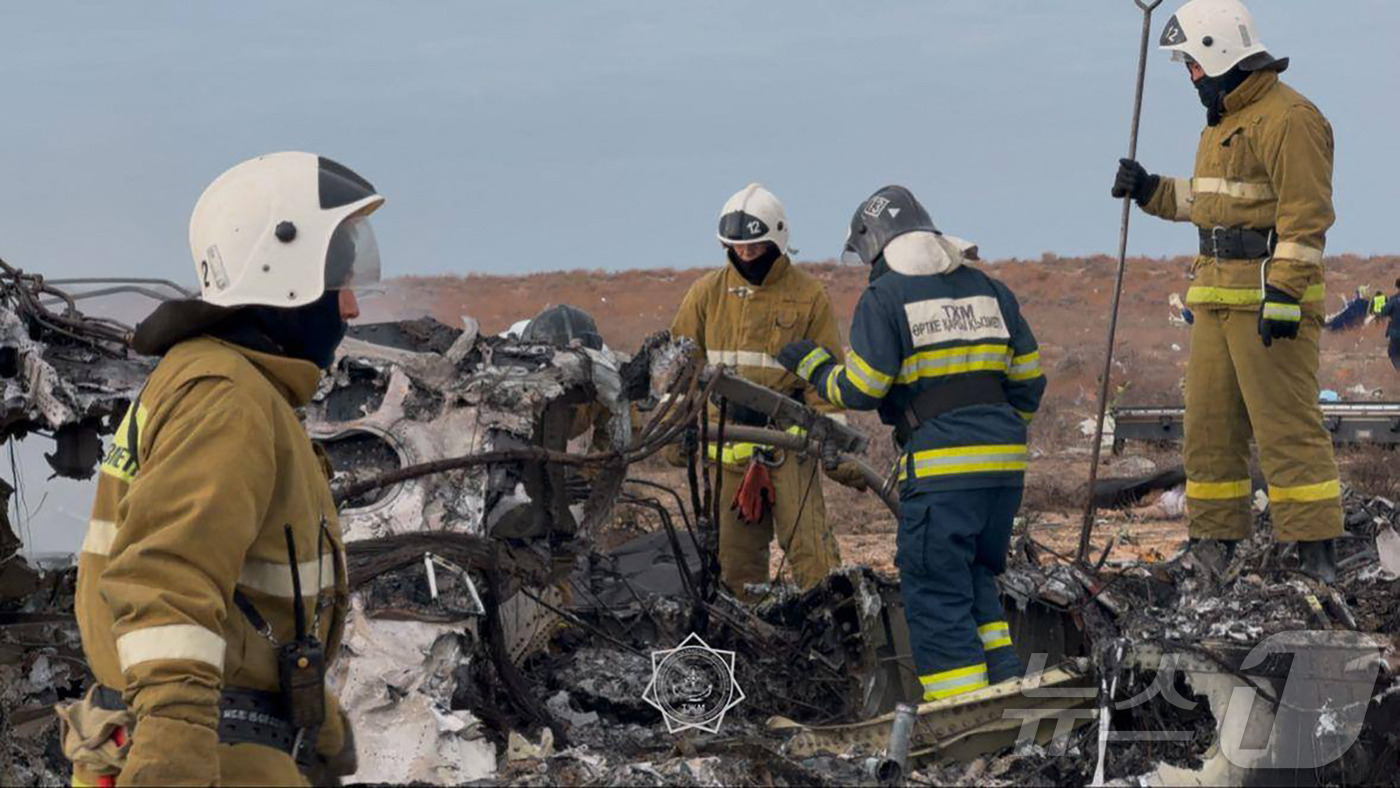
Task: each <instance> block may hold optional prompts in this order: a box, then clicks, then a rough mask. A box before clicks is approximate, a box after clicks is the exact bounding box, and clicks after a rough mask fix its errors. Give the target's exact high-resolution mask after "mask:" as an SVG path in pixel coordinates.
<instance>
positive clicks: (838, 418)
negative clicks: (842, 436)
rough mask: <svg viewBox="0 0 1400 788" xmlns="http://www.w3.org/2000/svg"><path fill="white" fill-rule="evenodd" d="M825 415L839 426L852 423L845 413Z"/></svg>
mask: <svg viewBox="0 0 1400 788" xmlns="http://www.w3.org/2000/svg"><path fill="white" fill-rule="evenodd" d="M824 415H825V416H826V417H827V418H828V419H831V420H832V421H834V422H836V423H837V424H850V421H848V420H847V419H846V414H844V413H827V414H824Z"/></svg>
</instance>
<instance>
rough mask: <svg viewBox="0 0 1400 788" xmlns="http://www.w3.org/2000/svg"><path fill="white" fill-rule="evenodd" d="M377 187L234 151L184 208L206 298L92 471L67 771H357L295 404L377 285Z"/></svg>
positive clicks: (193, 776)
mask: <svg viewBox="0 0 1400 788" xmlns="http://www.w3.org/2000/svg"><path fill="white" fill-rule="evenodd" d="M383 202H384V198H383V197H381V196H379V195H378V194H377V193H376V192H375V190H374V187H372V186H371V185H370V184H369V182H367V181H366V180H364V179H363V178H361V177H360V176H359V175H357V174H355V173H354V172H352V171H351V170H349V169H347V168H345V167H343V166H341V165H340V164H337V163H336V162H333V161H331V160H329V159H325V158H320V157H318V156H316V155H313V154H310V153H276V154H272V155H268V156H262V157H259V158H256V159H252V160H250V161H246V162H244V163H242V164H239V165H238V166H236V167H234V168H233V169H231V170H229V171H228V172H225V173H224V174H223V175H221V176H220V177H219V178H218V179H217V180H215V181H214V182H213V184H211V185H210V186H209V188H208V189H206V190H205V192H204V194H203V195H202V196H201V197H200V199H199V202H198V204H197V205H196V206H195V210H194V215H193V217H192V219H191V221H190V247H191V250H192V252H193V253H194V259H195V265H196V273H197V275H198V277H199V282H200V291H201V298H200V299H192V300H188V301H174V302H167V303H165V304H163V305H161V306H160V307H159V308H158V309H156V311H155V312H153V313H152V315H151V316H150V317H149V318H147V319H146V320H145V321H144V322H143V323H142V324H141V325H140V326H139V327H138V328H137V331H136V336H135V338H134V341H133V345H134V346H135V347H136V349H137V350H138V351H140V352H142V353H146V354H150V355H160V356H162V358H161V360H160V363H159V364H157V366H156V368H155V370H154V371H153V372H152V373H151V376H150V378H149V379H148V380H147V381H146V383H145V386H144V388H143V389H142V390H141V392H140V394H139V396H138V398H137V400H136V401H135V402H133V403H132V405H131V406H130V408H129V410H128V412H127V415H126V418H125V420H124V421H123V422H122V424H121V425H120V427H119V428H118V430H117V433H116V437H115V440H114V445H113V447H112V449H111V451H110V453H109V454H108V456H107V458H106V460H105V461H104V462H103V464H102V467H101V476H100V479H99V482H98V487H97V495H96V501H95V503H94V505H93V515H92V521H91V523H90V524H89V526H88V533H87V537H86V539H85V540H84V542H83V547H82V553H81V555H80V557H79V562H78V590H77V598H76V605H77V619H78V626H79V628H80V630H81V632H82V640H83V651H84V653H85V655H86V657H87V661H88V664H89V665H90V666H91V668H92V671H93V674H94V676H95V678H96V685H95V686H94V687H93V689H92V691H90V692H89V694H88V695H87V696H86V697H85V698H84V699H83V700H81V701H78V702H76V703H73V704H68V705H66V706H64V707H61V708H60V709H59V715H60V717H61V718H62V719H63V720H64V723H65V726H64V728H65V735H64V752H65V754H66V755H67V756H68V757H69V758H70V759H71V760H72V761H73V763H74V772H73V775H74V778H73V779H74V784H75V785H103V784H112V782H113V778H115V784H117V785H149V784H157V785H174V784H181V785H214V784H220V783H221V784H224V785H253V784H258V785H297V784H305V783H306V780H307V778H306V776H304V775H305V774H306V773H308V772H309V773H311V774H314V775H316V777H317V779H318V780H324V779H328V778H330V777H333V776H334V775H337V774H348V773H350V772H353V771H354V766H353V760H354V756H353V744H352V743H351V739H350V737H349V732H348V729H347V726H346V723H345V720H344V718H343V716H342V715H341V713H340V711H339V706H338V704H337V703H336V701H335V698H334V697H333V696H331V695H329V694H328V693H327V692H326V689H325V686H324V682H323V679H324V675H325V670H326V664H325V662H326V660H328V659H330V658H331V657H333V656H334V655H335V654H336V652H337V651H338V649H339V647H340V639H341V631H342V627H343V624H344V620H345V610H346V600H347V598H348V591H347V585H346V577H345V574H346V573H345V562H344V551H343V548H342V544H341V536H340V526H339V523H338V521H337V518H336V508H335V503H334V501H333V500H332V498H331V491H330V486H329V483H328V474H329V465H328V463H327V461H326V459H325V455H324V454H322V453H320V452H319V451H317V450H316V449H314V448H313V445H312V443H311V441H310V439H309V438H308V437H307V434H306V432H305V430H304V429H303V427H302V424H301V422H300V421H299V419H298V417H297V413H296V410H295V409H296V408H298V407H300V406H303V405H305V404H306V403H307V402H308V401H309V400H310V399H311V396H312V395H313V394H314V393H315V391H316V387H317V384H318V382H319V381H320V379H321V371H322V369H324V368H327V367H329V366H330V364H331V361H332V358H333V355H334V352H335V349H336V347H337V346H338V345H339V344H340V340H341V338H342V337H343V336H344V335H345V331H346V321H347V320H349V319H352V318H354V317H356V316H357V315H358V306H357V304H356V301H355V297H354V294H353V292H352V291H351V290H350V288H351V287H353V286H356V285H360V284H364V283H367V282H372V281H376V280H377V279H378V275H379V255H378V250H377V247H376V245H375V242H374V235H373V233H372V231H371V229H370V225H369V220H368V218H367V217H368V215H369V214H370V213H371V212H373V211H374V210H375V209H377V208H378V207H379V206H380V205H381V204H382V203H383Z"/></svg>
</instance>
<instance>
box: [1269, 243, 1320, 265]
mask: <svg viewBox="0 0 1400 788" xmlns="http://www.w3.org/2000/svg"><path fill="white" fill-rule="evenodd" d="M1274 259H1275V260H1298V261H1299V262H1303V263H1321V262H1322V250H1321V249H1315V248H1313V247H1311V246H1307V245H1306V244H1300V243H1294V242H1293V241H1283V242H1281V243H1280V244H1279V245H1278V246H1277V247H1275V248H1274Z"/></svg>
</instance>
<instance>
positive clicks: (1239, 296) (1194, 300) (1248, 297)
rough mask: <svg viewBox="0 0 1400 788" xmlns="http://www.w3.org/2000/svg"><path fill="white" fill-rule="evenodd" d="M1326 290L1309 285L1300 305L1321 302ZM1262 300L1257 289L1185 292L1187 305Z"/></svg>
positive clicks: (1193, 289) (1196, 288) (1252, 303)
mask: <svg viewBox="0 0 1400 788" xmlns="http://www.w3.org/2000/svg"><path fill="white" fill-rule="evenodd" d="M1326 295H1327V289H1326V287H1324V286H1323V285H1321V284H1316V285H1309V286H1308V288H1307V289H1306V290H1304V291H1303V297H1302V298H1301V299H1300V301H1301V302H1302V303H1307V302H1309V301H1321V300H1322V299H1323V298H1324V297H1326ZM1263 300H1264V291H1262V290H1260V289H1259V288H1257V287H1205V286H1202V285H1196V286H1194V287H1191V288H1190V289H1188V290H1187V291H1186V303H1188V304H1224V305H1226V306H1255V305H1257V304H1258V303H1259V302H1260V301H1263Z"/></svg>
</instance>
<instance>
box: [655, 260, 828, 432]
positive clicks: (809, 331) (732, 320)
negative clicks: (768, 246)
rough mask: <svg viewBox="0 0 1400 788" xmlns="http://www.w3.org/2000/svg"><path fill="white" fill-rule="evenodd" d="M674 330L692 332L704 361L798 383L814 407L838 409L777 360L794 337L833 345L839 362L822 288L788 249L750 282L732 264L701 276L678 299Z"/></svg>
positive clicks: (782, 385)
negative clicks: (760, 278)
mask: <svg viewBox="0 0 1400 788" xmlns="http://www.w3.org/2000/svg"><path fill="white" fill-rule="evenodd" d="M671 336H673V337H690V338H691V339H693V340H695V342H696V343H697V344H698V345H699V346H700V351H701V352H703V353H704V354H705V359H706V360H707V361H708V362H709V363H711V364H727V365H729V366H731V367H734V368H736V369H737V370H738V372H739V374H740V375H742V376H743V377H744V379H746V380H750V381H753V382H754V383H757V384H759V385H761V386H767V387H768V388H770V389H773V390H774V391H780V392H783V393H785V394H794V393H795V392H797V391H799V390H801V391H802V392H803V397H804V398H805V400H806V402H807V404H808V405H810V406H811V407H813V408H815V409H817V410H819V411H822V412H824V413H839V412H840V409H839V408H837V407H836V406H834V405H832V404H831V403H829V402H827V401H826V400H824V399H822V398H821V397H820V396H818V395H817V393H816V392H815V391H813V390H812V389H811V387H810V386H808V385H807V384H806V383H805V382H803V380H802V379H801V378H799V377H797V376H796V375H794V374H792V373H791V372H788V371H787V370H786V369H783V365H782V364H779V363H778V351H779V350H782V348H783V346H784V345H786V344H787V343H789V342H795V341H797V340H799V339H810V340H812V341H813V342H816V343H817V344H818V345H821V346H822V347H824V348H826V349H827V350H829V351H831V354H832V355H833V356H834V357H835V358H836V362H837V363H838V364H839V363H842V362H843V361H844V355H843V354H842V352H841V329H840V327H839V326H838V325H837V323H836V315H835V313H834V312H833V311H832V309H831V299H829V298H828V297H827V295H826V288H824V287H822V283H821V282H818V281H817V280H816V279H814V278H812V277H811V276H810V275H808V274H805V273H803V272H802V271H799V270H798V269H797V268H796V267H794V266H793V264H792V262H791V261H790V260H788V257H787V255H783V256H782V257H780V258H778V259H777V261H775V262H774V263H773V267H772V269H770V270H769V272H768V276H767V278H766V279H764V280H763V284H761V285H753V284H749V282H748V280H746V279H744V277H743V276H742V275H740V273H739V272H738V271H736V270H734V266H733V265H725V266H724V267H723V268H720V269H718V270H715V271H711V272H710V273H708V274H705V275H704V276H702V277H700V279H699V280H697V281H696V282H695V284H693V285H691V286H690V290H689V291H687V292H686V294H685V299H684V300H683V301H681V306H680V309H679V310H677V312H676V318H675V320H673V321H672V322H671Z"/></svg>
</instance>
